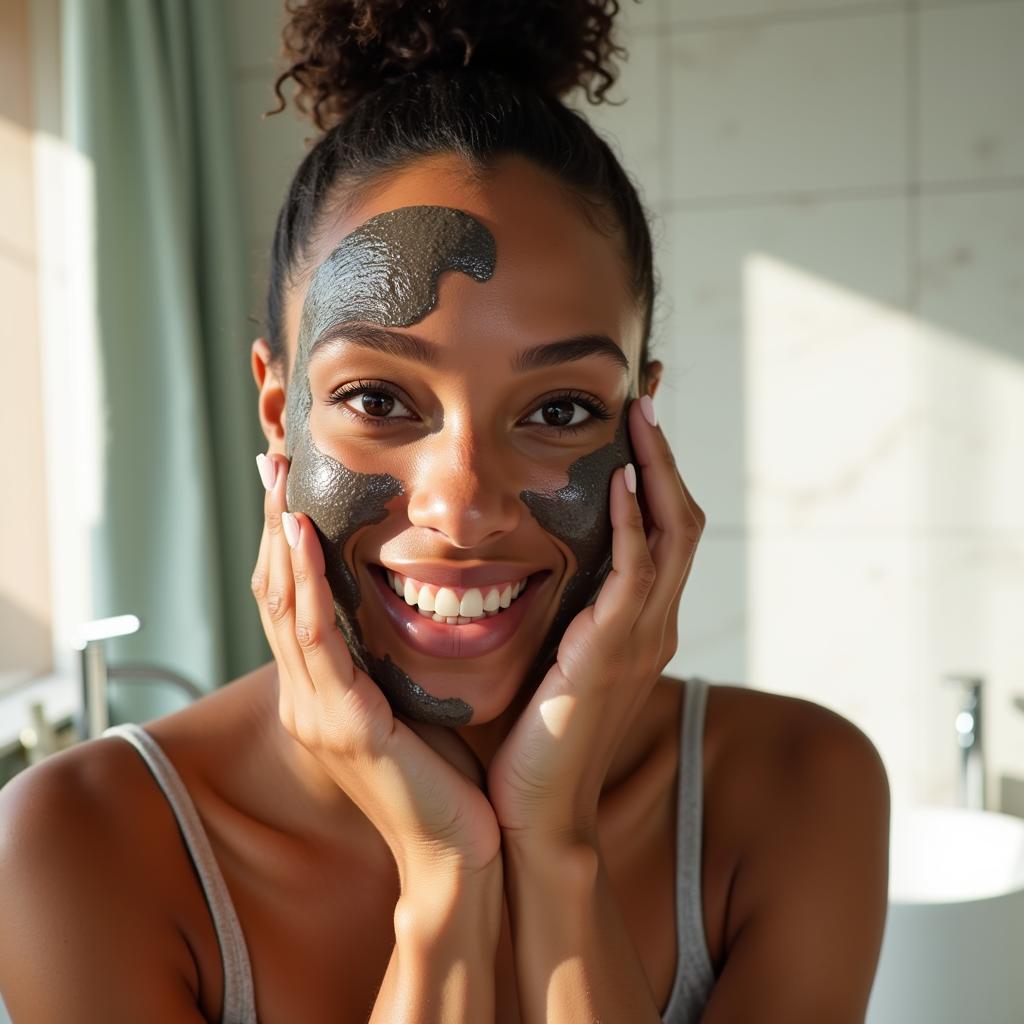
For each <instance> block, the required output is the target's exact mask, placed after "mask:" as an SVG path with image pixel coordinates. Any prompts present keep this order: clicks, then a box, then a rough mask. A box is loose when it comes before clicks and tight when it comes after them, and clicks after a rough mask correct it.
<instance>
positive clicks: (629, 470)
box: [626, 462, 636, 494]
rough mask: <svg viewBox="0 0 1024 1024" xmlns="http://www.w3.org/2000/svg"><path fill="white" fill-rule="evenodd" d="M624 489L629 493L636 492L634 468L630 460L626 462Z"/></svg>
mask: <svg viewBox="0 0 1024 1024" xmlns="http://www.w3.org/2000/svg"><path fill="white" fill-rule="evenodd" d="M626 490H627V491H629V493H630V494H636V470H635V469H634V468H633V463H632V462H627V463H626Z"/></svg>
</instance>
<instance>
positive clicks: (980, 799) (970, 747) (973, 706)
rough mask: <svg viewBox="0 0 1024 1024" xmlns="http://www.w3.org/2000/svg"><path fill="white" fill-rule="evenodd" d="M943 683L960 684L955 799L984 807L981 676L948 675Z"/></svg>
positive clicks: (956, 725) (979, 807)
mask: <svg viewBox="0 0 1024 1024" xmlns="http://www.w3.org/2000/svg"><path fill="white" fill-rule="evenodd" d="M943 678H944V679H945V680H946V682H948V683H953V684H957V685H960V686H962V687H963V702H962V703H961V705H960V711H959V712H958V713H957V716H956V720H955V722H954V728H955V729H956V737H957V745H958V746H959V747H960V778H959V785H958V801H959V804H960V806H961V807H971V808H975V809H977V810H981V811H983V810H985V807H986V801H985V749H984V747H983V746H982V742H981V740H982V724H981V723H982V701H981V691H982V686H983V685H984V682H985V681H984V679H983V678H982V677H981V676H972V675H958V674H950V675H946V676H944V677H943Z"/></svg>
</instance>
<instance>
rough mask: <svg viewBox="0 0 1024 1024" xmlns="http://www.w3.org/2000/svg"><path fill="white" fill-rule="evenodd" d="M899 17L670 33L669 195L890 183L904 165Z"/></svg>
mask: <svg viewBox="0 0 1024 1024" xmlns="http://www.w3.org/2000/svg"><path fill="white" fill-rule="evenodd" d="M906 38H907V16H906V14H905V13H904V12H903V11H902V10H894V11H891V12H887V11H883V12H880V13H878V12H875V13H870V14H851V15H850V16H848V17H842V18H838V17H837V18H826V19H817V20H806V21H800V20H793V21H789V20H780V21H778V22H770V21H766V22H762V23H750V24H743V25H735V26H732V27H725V26H723V27H721V28H715V29H711V30H700V31H686V30H677V31H675V32H673V33H672V36H671V39H670V44H671V45H670V47H669V50H670V67H669V72H670V76H671V97H670V103H671V116H670V135H671V136H672V142H673V148H672V165H671V176H670V177H671V185H670V198H672V199H674V200H680V201H682V200H693V199H699V198H704V197H710V196H730V195H765V194H774V193H779V192H792V191H801V190H808V189H856V188H868V187H877V186H893V185H897V184H900V183H902V182H903V181H904V180H905V177H906V173H907V143H906V131H907V123H906V107H907V104H906V74H905V70H904V61H905V52H906Z"/></svg>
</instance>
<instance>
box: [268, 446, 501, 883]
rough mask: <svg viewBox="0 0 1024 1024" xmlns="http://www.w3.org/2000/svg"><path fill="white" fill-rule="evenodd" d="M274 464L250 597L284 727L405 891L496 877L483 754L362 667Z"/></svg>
mask: <svg viewBox="0 0 1024 1024" xmlns="http://www.w3.org/2000/svg"><path fill="white" fill-rule="evenodd" d="M266 458H267V462H265V463H264V464H263V470H262V471H261V476H264V483H265V484H266V480H267V479H268V478H271V476H270V474H271V473H273V477H272V484H271V486H270V487H269V489H268V490H267V493H266V498H265V500H264V524H263V536H262V539H261V541H260V549H259V556H258V559H257V563H256V569H255V571H254V573H253V577H252V590H253V594H254V595H255V597H256V603H257V604H258V605H259V611H260V619H261V621H262V623H263V630H264V632H265V633H266V635H267V640H268V641H269V643H270V648H271V651H272V652H273V654H274V660H275V661H276V663H277V674H278V680H279V701H278V711H279V714H280V717H281V722H282V723H283V725H284V727H285V729H287V731H288V732H289V733H290V734H291V735H292V736H293V737H294V738H295V739H296V740H297V741H298V742H299V743H301V744H302V745H303V746H304V747H305V748H306V749H307V750H309V751H310V752H311V753H312V754H313V755H314V756H315V757H316V759H317V760H318V761H319V762H320V764H321V765H322V766H323V768H324V770H325V771H326V772H327V773H328V775H329V776H330V777H331V778H332V779H333V780H334V781H335V782H336V783H337V784H338V786H340V787H341V788H342V789H343V790H344V791H345V792H346V793H347V794H348V796H349V797H350V798H351V799H352V800H353V801H354V802H355V803H356V805H357V806H358V807H359V808H360V810H361V811H362V812H363V814H365V815H366V817H367V818H368V819H369V820H370V822H371V823H372V824H373V825H374V826H375V827H376V828H377V830H378V832H380V834H381V836H382V837H383V839H384V840H385V842H386V843H387V844H388V846H389V847H390V848H391V851H392V853H393V854H394V856H395V860H396V862H397V865H398V870H399V875H400V878H401V880H402V884H403V887H404V886H405V884H406V881H407V879H408V878H409V877H410V876H415V877H419V876H422V875H425V874H426V873H427V872H432V873H433V872H436V870H437V869H439V868H440V869H450V870H451V871H453V872H455V873H469V874H474V873H478V872H483V871H485V870H487V869H490V868H491V867H492V866H493V865H494V864H495V863H496V862H498V858H499V857H500V851H501V833H500V829H499V827H498V824H497V820H496V818H495V815H494V811H493V809H492V808H491V805H490V802H489V801H488V800H487V797H486V796H485V795H484V793H483V791H482V788H481V787H482V786H483V784H484V772H483V769H482V767H481V766H480V763H479V761H478V760H477V758H476V755H475V754H474V753H473V752H472V750H470V748H469V747H468V746H467V745H466V743H464V742H463V740H462V739H461V737H459V736H458V735H457V734H456V733H454V732H452V731H451V730H450V729H446V728H444V727H442V726H438V725H428V724H425V723H421V722H410V723H409V724H406V722H405V721H403V720H402V719H400V718H396V717H395V715H394V714H393V712H392V710H391V705H390V704H389V703H388V700H387V698H386V697H385V696H384V693H383V692H382V691H381V689H380V688H379V687H378V686H377V684H376V683H375V682H374V681H373V680H372V679H371V678H370V677H369V676H368V675H367V674H366V673H365V672H363V671H362V670H360V669H359V667H358V666H357V665H355V664H354V662H353V660H352V655H351V653H350V652H349V649H348V647H347V645H346V643H345V639H344V637H343V635H342V633H341V631H340V630H339V629H338V627H337V625H336V623H335V619H334V603H333V598H332V595H331V590H330V587H329V586H328V584H327V580H326V577H325V565H324V554H323V549H322V548H321V546H320V541H319V538H318V536H317V533H316V530H315V529H314V527H313V523H312V522H311V521H310V519H309V518H308V517H307V516H304V515H302V514H301V513H295V514H294V523H295V525H296V526H297V528H298V529H297V532H298V538H297V542H296V544H295V547H294V549H293V548H292V547H291V546H290V544H289V542H288V539H287V537H286V535H285V531H284V523H283V522H282V518H281V516H282V513H284V512H286V511H287V506H286V501H285V496H286V494H287V489H286V486H287V477H288V467H289V462H288V459H287V458H286V457H285V456H283V455H279V454H275V455H271V456H267V457H266ZM260 461H262V460H260Z"/></svg>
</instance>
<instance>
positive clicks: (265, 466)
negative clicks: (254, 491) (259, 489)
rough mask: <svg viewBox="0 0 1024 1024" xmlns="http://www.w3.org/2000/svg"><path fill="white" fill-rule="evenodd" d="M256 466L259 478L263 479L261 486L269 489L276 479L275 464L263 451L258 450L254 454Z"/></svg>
mask: <svg viewBox="0 0 1024 1024" xmlns="http://www.w3.org/2000/svg"><path fill="white" fill-rule="evenodd" d="M256 468H257V469H258V470H259V471H260V479H261V480H262V481H263V486H264V487H265V488H266V489H267V490H268V491H269V490H270V489H271V488H272V487H273V486H274V481H275V480H276V479H277V466H276V465H275V464H274V463H273V462H271V461H270V459H268V458H267V457H266V455H264V454H263V452H260V453H259V455H257V456H256Z"/></svg>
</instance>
